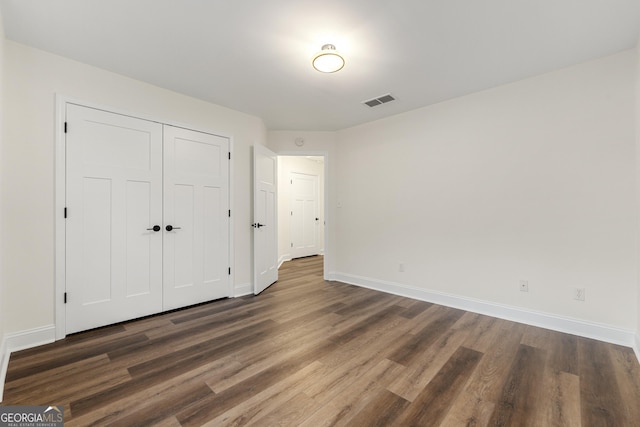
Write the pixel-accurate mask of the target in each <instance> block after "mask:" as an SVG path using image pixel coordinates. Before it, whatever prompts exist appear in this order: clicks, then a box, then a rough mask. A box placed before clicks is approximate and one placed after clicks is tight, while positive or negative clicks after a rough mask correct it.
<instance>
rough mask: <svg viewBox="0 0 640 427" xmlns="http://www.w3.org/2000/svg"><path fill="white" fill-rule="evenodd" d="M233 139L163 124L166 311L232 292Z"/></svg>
mask: <svg viewBox="0 0 640 427" xmlns="http://www.w3.org/2000/svg"><path fill="white" fill-rule="evenodd" d="M228 155H229V140H228V139H227V138H223V137H220V136H216V135H210V134H205V133H201V132H195V131H192V130H187V129H182V128H177V127H173V126H166V125H165V127H164V228H163V230H162V231H163V235H164V304H163V308H164V309H165V310H170V309H173V308H178V307H184V306H187V305H191V304H196V303H199V302H204V301H210V300H213V299H217V298H222V297H227V296H229V295H230V290H229V265H230V264H229V193H228V191H229V190H228V189H229V157H228Z"/></svg>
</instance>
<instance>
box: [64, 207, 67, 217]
mask: <svg viewBox="0 0 640 427" xmlns="http://www.w3.org/2000/svg"><path fill="white" fill-rule="evenodd" d="M64 217H65V219H66V218H67V208H64Z"/></svg>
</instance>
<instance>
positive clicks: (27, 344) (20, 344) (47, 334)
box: [0, 325, 56, 402]
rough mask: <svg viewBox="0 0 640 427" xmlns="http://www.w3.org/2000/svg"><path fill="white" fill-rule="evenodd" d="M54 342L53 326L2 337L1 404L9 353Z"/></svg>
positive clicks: (0, 357) (54, 330)
mask: <svg viewBox="0 0 640 427" xmlns="http://www.w3.org/2000/svg"><path fill="white" fill-rule="evenodd" d="M55 340H56V327H55V325H48V326H42V327H40V328H34V329H29V330H26V331H19V332H12V333H9V334H5V335H4V337H3V339H2V344H1V345H0V350H2V354H1V355H0V359H1V360H2V365H1V369H2V370H0V402H2V393H3V391H4V381H5V379H6V376H7V367H8V366H9V358H10V357H11V353H12V352H14V351H20V350H25V349H27V348H32V347H37V346H39V345H43V344H49V343H52V342H54V341H55Z"/></svg>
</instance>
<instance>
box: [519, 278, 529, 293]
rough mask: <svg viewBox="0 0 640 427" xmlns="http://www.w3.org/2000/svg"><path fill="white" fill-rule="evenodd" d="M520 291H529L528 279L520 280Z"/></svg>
mask: <svg viewBox="0 0 640 427" xmlns="http://www.w3.org/2000/svg"><path fill="white" fill-rule="evenodd" d="M520 292H529V281H528V280H520Z"/></svg>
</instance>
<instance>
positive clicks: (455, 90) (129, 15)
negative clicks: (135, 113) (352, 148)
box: [0, 0, 640, 130]
mask: <svg viewBox="0 0 640 427" xmlns="http://www.w3.org/2000/svg"><path fill="white" fill-rule="evenodd" d="M0 8H1V11H2V15H3V19H4V28H5V33H6V37H7V38H8V39H11V40H15V41H17V42H20V43H24V44H27V45H30V46H34V47H36V48H39V49H43V50H46V51H50V52H53V53H56V54H59V55H62V56H66V57H69V58H72V59H75V60H78V61H81V62H85V63H88V64H92V65H95V66H98V67H100V68H104V69H107V70H111V71H114V72H116V73H120V74H123V75H126V76H130V77H133V78H135V79H139V80H143V81H146V82H149V83H152V84H155V85H157V86H160V87H164V88H167V89H171V90H174V91H176V92H181V93H184V94H187V95H190V96H194V97H197V98H201V99H204V100H206V101H210V102H213V103H215V104H220V105H223V106H226V107H229V108H232V109H235V110H239V111H243V112H246V113H250V114H254V115H256V116H259V117H261V118H263V119H264V121H265V123H266V125H267V127H268V128H269V129H274V130H276V129H277V130H337V129H342V128H346V127H349V126H353V125H357V124H360V123H364V122H368V121H371V120H375V119H378V118H381V117H386V116H390V115H393V114H397V113H400V112H403V111H408V110H411V109H414V108H418V107H421V106H426V105H429V104H433V103H436V102H440V101H443V100H446V99H450V98H454V97H457V96H461V95H465V94H468V93H472V92H476V91H479V90H483V89H487V88H490V87H494V86H497V85H501V84H505V83H509V82H513V81H517V80H520V79H522V78H526V77H529V76H533V75H536V74H540V73H544V72H548V71H552V70H555V69H559V68H562V67H566V66H569V65H572V64H576V63H580V62H584V61H587V60H590V59H593V58H597V57H601V56H605V55H608V54H612V53H615V52H619V51H621V50H625V49H630V48H632V47H634V46H635V44H636V43H637V41H638V37H639V35H640V0H396V1H391V0H324V1H318V0H313V1H312V0H269V1H267V0H0ZM326 43H332V44H334V45H335V46H336V47H337V49H338V50H339V51H341V52H342V53H344V55H345V57H346V66H345V67H344V69H343V70H342V71H340V72H339V73H336V74H320V73H318V72H317V71H315V70H313V68H312V67H311V63H310V59H311V57H312V56H313V54H314V53H315V52H316V51H317V50H319V49H320V47H321V46H322V45H323V44H326ZM386 93H391V94H393V96H395V97H396V98H397V100H396V101H394V102H392V103H389V104H383V105H381V106H378V107H375V108H369V107H366V106H364V105H362V104H361V102H362V101H364V100H367V99H370V98H373V97H377V96H379V95H383V94H386Z"/></svg>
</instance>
